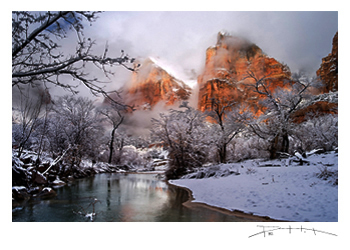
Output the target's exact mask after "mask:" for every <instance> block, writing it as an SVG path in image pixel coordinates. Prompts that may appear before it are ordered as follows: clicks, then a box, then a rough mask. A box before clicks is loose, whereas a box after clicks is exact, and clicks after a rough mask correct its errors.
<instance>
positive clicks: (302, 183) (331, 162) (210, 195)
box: [170, 152, 338, 222]
mask: <svg viewBox="0 0 350 250" xmlns="http://www.w3.org/2000/svg"><path fill="white" fill-rule="evenodd" d="M307 161H308V163H309V164H303V165H299V163H298V162H294V161H290V159H283V160H273V161H263V160H259V161H257V160H248V161H245V162H240V163H232V164H222V165H218V166H216V168H217V169H218V170H217V171H216V172H217V173H222V172H223V171H225V169H226V171H227V170H229V171H232V172H234V173H240V174H239V175H238V174H231V175H228V176H225V177H221V175H220V174H213V173H212V170H213V167H211V168H208V171H207V172H204V175H205V176H206V177H209V178H205V177H204V178H203V179H189V178H192V177H193V175H194V174H192V175H187V176H185V177H184V178H183V179H179V180H171V181H170V182H171V183H172V184H175V185H178V186H183V187H187V188H189V189H191V190H192V192H193V196H194V198H195V201H194V202H204V203H207V204H209V205H213V206H218V207H223V208H226V209H229V210H241V211H244V212H246V213H251V214H254V215H260V216H269V217H271V218H273V219H280V220H287V221H314V222H328V221H338V186H337V185H336V183H337V182H336V183H335V182H334V181H333V180H329V179H327V178H326V179H325V178H319V177H318V176H319V174H320V173H321V172H322V171H323V170H324V169H326V170H327V171H329V172H331V173H334V174H333V175H332V174H331V175H330V176H332V177H333V178H337V171H338V153H337V152H329V153H326V154H312V155H309V156H308V157H307ZM335 173H336V174H335ZM210 175H211V177H210ZM335 176H336V177H335Z"/></svg>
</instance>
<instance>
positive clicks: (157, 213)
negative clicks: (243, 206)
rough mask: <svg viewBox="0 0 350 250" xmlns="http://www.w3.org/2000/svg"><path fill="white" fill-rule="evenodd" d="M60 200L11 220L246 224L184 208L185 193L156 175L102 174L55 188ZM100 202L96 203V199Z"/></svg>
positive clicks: (27, 207) (16, 213)
mask: <svg viewBox="0 0 350 250" xmlns="http://www.w3.org/2000/svg"><path fill="white" fill-rule="evenodd" d="M55 190H56V192H57V197H56V198H53V199H50V200H38V201H29V202H27V203H26V204H24V205H23V206H22V207H19V208H16V209H13V212H12V221H24V222H25V221H48V222H50V221H51V222H60V221H61V222H72V221H90V219H89V218H87V217H85V216H84V215H82V214H79V212H83V213H84V214H88V213H92V212H93V211H95V212H96V214H97V215H96V217H95V218H94V221H115V222H117V221H137V222H142V221H146V222H153V221H168V222H169V221H187V222H191V221H193V222H200V221H247V220H243V219H241V218H238V217H234V216H229V215H225V214H222V213H219V212H216V211H212V210H210V209H206V208H198V209H197V208H196V209H189V208H186V207H184V206H182V203H183V202H185V201H186V200H188V194H187V192H186V191H185V190H183V189H181V188H178V187H174V186H171V185H167V184H166V183H165V182H163V181H161V180H159V179H157V177H156V175H154V174H115V173H114V174H99V175H95V176H94V177H90V178H85V179H81V180H76V181H75V182H74V183H73V184H71V185H67V186H63V187H59V188H56V189H55ZM95 198H96V199H97V201H95V202H94V199H95Z"/></svg>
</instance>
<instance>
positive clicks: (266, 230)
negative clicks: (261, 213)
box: [248, 225, 337, 238]
mask: <svg viewBox="0 0 350 250" xmlns="http://www.w3.org/2000/svg"><path fill="white" fill-rule="evenodd" d="M257 227H260V228H262V231H261V232H258V233H256V234H252V235H250V236H249V237H248V238H251V237H253V236H258V235H263V236H264V237H269V236H273V235H274V233H275V232H276V231H280V230H286V231H285V232H287V233H289V234H291V233H292V231H293V233H296V232H299V233H312V234H314V235H317V234H328V235H332V236H337V235H336V234H334V233H329V232H326V231H321V230H318V229H315V228H305V227H303V226H300V227H291V226H289V227H280V226H262V225H258V226H257Z"/></svg>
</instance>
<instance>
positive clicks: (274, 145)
mask: <svg viewBox="0 0 350 250" xmlns="http://www.w3.org/2000/svg"><path fill="white" fill-rule="evenodd" d="M278 138H279V135H276V136H275V138H274V139H273V140H272V141H271V147H270V159H271V160H272V159H276V158H277V146H278Z"/></svg>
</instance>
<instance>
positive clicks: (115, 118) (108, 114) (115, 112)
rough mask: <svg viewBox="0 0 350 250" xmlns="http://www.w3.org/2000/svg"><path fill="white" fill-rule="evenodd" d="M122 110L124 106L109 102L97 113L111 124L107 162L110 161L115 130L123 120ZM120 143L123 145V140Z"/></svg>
mask: <svg viewBox="0 0 350 250" xmlns="http://www.w3.org/2000/svg"><path fill="white" fill-rule="evenodd" d="M123 111H125V109H124V108H122V107H121V106H120V105H115V104H113V103H111V104H110V106H108V107H103V108H100V109H99V113H100V114H102V115H103V116H104V117H105V118H106V120H107V122H108V123H110V125H112V131H111V137H110V140H109V146H108V147H109V156H108V163H111V162H112V157H113V152H114V138H115V132H116V130H117V129H118V127H119V126H120V125H121V124H122V123H123V121H124V115H123V114H122V112H123ZM121 145H123V141H122V142H121Z"/></svg>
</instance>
